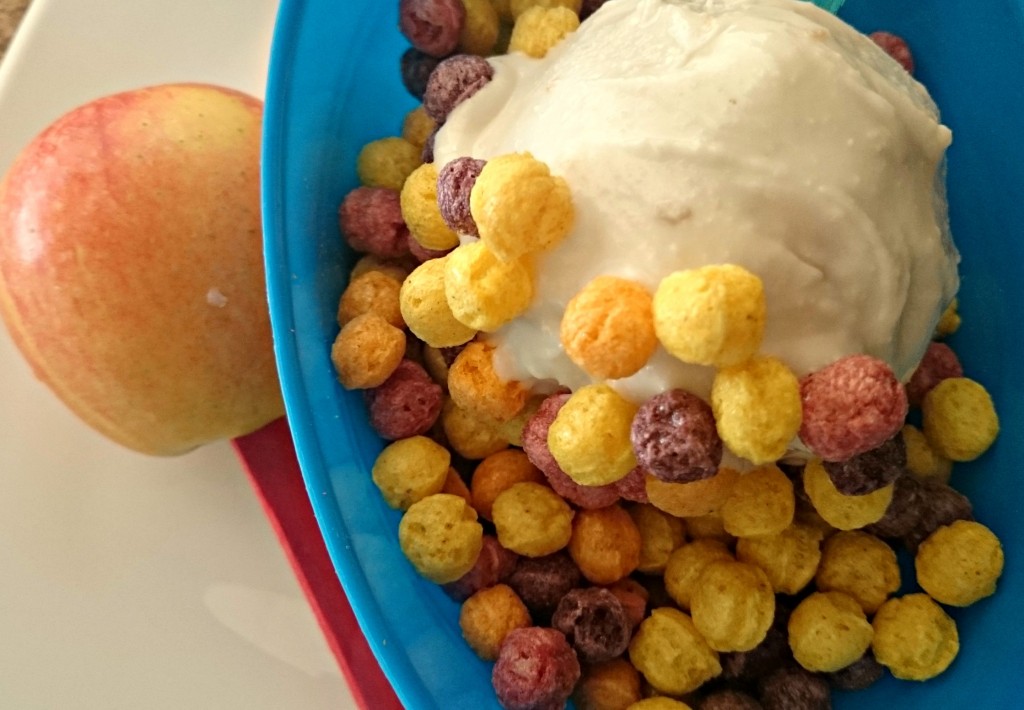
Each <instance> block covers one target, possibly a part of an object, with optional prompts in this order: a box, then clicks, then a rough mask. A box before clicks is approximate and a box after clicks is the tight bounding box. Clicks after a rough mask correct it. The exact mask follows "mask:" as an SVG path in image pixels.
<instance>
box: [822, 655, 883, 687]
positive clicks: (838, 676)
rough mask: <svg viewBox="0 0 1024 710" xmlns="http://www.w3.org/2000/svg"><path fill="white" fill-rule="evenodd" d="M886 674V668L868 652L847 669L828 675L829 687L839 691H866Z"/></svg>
mask: <svg viewBox="0 0 1024 710" xmlns="http://www.w3.org/2000/svg"><path fill="white" fill-rule="evenodd" d="M884 674H885V666H883V665H882V664H881V663H879V662H878V661H876V660H875V657H874V656H873V655H872V654H871V651H868V652H867V653H865V654H864V655H863V656H861V657H860V659H858V660H856V661H854V662H853V663H851V664H850V665H848V666H847V667H846V668H840V669H839V670H838V671H833V672H832V673H829V674H827V675H826V678H828V682H829V685H831V686H832V687H833V688H838V689H839V690H864V689H865V688H870V687H871V686H872V685H874V684H875V683H876V682H877V681H878V680H879V679H880V678H881V677H882V675H884Z"/></svg>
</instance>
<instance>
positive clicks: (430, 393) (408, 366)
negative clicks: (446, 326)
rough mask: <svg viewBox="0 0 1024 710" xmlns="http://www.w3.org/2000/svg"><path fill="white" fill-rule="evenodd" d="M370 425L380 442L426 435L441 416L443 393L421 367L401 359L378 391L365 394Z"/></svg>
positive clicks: (375, 388)
mask: <svg viewBox="0 0 1024 710" xmlns="http://www.w3.org/2000/svg"><path fill="white" fill-rule="evenodd" d="M365 398H366V403H367V406H368V408H369V410H370V425H371V426H373V428H374V430H375V431H376V432H377V433H378V434H380V436H381V437H382V438H384V439H391V440H394V439H405V438H408V437H410V436H417V435H419V434H426V433H427V432H429V431H430V428H431V427H432V426H434V422H436V421H437V417H438V416H439V415H440V414H441V405H442V404H443V403H444V393H443V392H442V391H441V387H440V385H438V384H437V383H435V382H434V381H433V380H432V379H431V378H430V375H428V374H427V371H426V370H424V369H423V366H422V365H420V364H419V363H417V362H415V361H413V360H409V359H405V360H402V362H401V363H399V365H398V368H397V369H395V371H394V373H392V375H391V377H389V378H388V379H387V380H385V381H384V384H382V385H381V386H380V387H374V388H373V389H368V390H366V393H365Z"/></svg>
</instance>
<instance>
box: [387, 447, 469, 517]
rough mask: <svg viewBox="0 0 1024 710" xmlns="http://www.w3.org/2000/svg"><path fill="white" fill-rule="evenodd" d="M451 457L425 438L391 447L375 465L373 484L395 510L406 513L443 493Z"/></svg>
mask: <svg viewBox="0 0 1024 710" xmlns="http://www.w3.org/2000/svg"><path fill="white" fill-rule="evenodd" d="M451 459H452V456H451V454H450V453H449V452H448V449H446V448H444V447H443V446H441V445H440V444H438V443H436V442H435V441H432V440H431V439H428V438H427V437H425V436H413V437H410V438H408V439H399V440H398V441H393V442H391V443H390V444H388V445H387V446H386V447H385V448H384V450H383V451H381V452H380V455H379V456H378V457H377V461H376V462H375V463H374V464H373V470H372V476H373V482H374V483H376V484H377V488H379V489H380V492H381V495H383V496H384V500H385V501H386V502H387V504H388V505H390V506H391V507H392V508H398V509H399V510H407V509H408V508H409V506H410V505H412V504H413V503H415V502H416V501H419V500H423V499H424V498H426V497H427V496H430V495H434V494H435V493H440V492H441V489H442V488H443V487H444V482H445V480H446V479H447V478H448V468H449V464H450V463H451Z"/></svg>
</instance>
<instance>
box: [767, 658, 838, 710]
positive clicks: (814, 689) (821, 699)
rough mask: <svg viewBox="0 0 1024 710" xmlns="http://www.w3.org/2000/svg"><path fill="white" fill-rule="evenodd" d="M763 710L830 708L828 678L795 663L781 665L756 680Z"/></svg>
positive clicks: (829, 709) (822, 709) (816, 709)
mask: <svg viewBox="0 0 1024 710" xmlns="http://www.w3.org/2000/svg"><path fill="white" fill-rule="evenodd" d="M759 686H760V694H761V705H762V706H763V707H764V710H831V708H832V694H831V691H830V690H829V687H828V681H827V680H825V679H824V678H822V677H821V676H820V675H817V674H815V673H811V672H810V671H808V670H805V669H803V668H801V667H799V666H790V667H788V668H781V669H779V670H777V671H775V672H773V673H772V674H771V675H769V676H767V677H766V678H764V679H762V680H761V682H760V683H759Z"/></svg>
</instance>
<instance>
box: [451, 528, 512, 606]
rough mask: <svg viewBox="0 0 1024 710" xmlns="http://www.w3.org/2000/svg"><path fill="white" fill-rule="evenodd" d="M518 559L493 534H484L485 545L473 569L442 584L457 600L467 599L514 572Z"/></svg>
mask: <svg viewBox="0 0 1024 710" xmlns="http://www.w3.org/2000/svg"><path fill="white" fill-rule="evenodd" d="M518 559H519V555H517V554H516V553H514V552H512V551H511V550H508V549H505V548H504V547H502V546H501V543H499V542H498V540H497V538H495V537H494V536H493V535H484V545H483V547H482V548H481V549H480V555H479V556H478V557H477V558H476V564H474V565H473V569H471V570H469V572H467V573H466V574H464V575H463V576H462V577H460V578H459V579H457V580H455V581H454V582H449V583H448V584H445V585H442V588H443V589H444V591H445V592H446V593H447V594H448V596H450V597H451V598H452V599H454V600H455V601H457V602H461V601H465V600H466V599H469V598H470V597H471V596H473V595H474V594H476V593H477V592H479V591H480V590H481V589H486V588H487V587H493V586H494V585H495V584H497V583H498V582H501V581H503V580H504V579H505V578H506V577H508V576H509V575H510V574H512V571H513V570H514V569H515V567H516V561H517V560H518Z"/></svg>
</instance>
